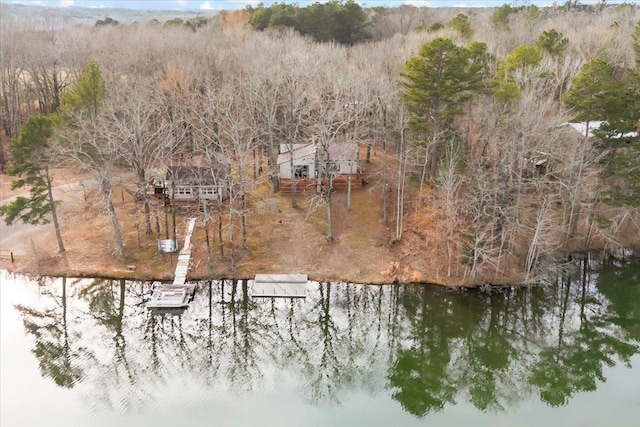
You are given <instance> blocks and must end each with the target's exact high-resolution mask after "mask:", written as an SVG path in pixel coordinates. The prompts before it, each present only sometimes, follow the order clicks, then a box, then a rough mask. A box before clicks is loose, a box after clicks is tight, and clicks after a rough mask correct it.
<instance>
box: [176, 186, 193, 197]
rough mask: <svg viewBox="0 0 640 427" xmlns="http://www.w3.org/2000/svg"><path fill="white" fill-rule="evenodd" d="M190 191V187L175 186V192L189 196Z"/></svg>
mask: <svg viewBox="0 0 640 427" xmlns="http://www.w3.org/2000/svg"><path fill="white" fill-rule="evenodd" d="M191 193H192V191H191V187H176V194H179V195H184V196H190V195H191Z"/></svg>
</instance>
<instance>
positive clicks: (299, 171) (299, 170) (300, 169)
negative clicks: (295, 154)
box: [293, 165, 309, 178]
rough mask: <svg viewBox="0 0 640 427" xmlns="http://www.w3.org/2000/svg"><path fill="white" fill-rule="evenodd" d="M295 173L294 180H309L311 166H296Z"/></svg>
mask: <svg viewBox="0 0 640 427" xmlns="http://www.w3.org/2000/svg"><path fill="white" fill-rule="evenodd" d="M293 172H294V173H293V176H294V178H309V165H295V166H294V167H293Z"/></svg>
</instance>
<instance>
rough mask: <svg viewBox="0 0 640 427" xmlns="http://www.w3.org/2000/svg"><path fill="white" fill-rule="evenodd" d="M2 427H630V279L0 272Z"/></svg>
mask: <svg viewBox="0 0 640 427" xmlns="http://www.w3.org/2000/svg"><path fill="white" fill-rule="evenodd" d="M0 280H1V283H2V286H1V300H0V301H1V311H0V313H1V316H2V317H1V323H0V324H1V328H2V342H1V359H0V361H1V374H0V378H1V395H0V402H1V407H0V417H1V418H0V425H2V427H11V426H19V427H24V426H65V427H68V426H136V427H138V426H176V425H180V426H211V425H219V426H426V425H429V426H434V425H435V426H460V425H468V426H541V425H548V426H580V427H587V426H620V427H624V426H637V425H640V263H638V262H632V263H620V262H617V263H615V264H611V265H606V266H601V265H599V264H597V263H591V264H590V265H589V266H588V268H586V269H584V270H574V271H573V272H572V273H567V274H565V275H564V277H561V278H559V279H558V280H557V281H556V282H554V283H550V284H546V285H544V286H537V287H528V288H520V289H518V290H513V289H505V290H502V291H493V292H491V293H487V292H482V291H479V290H466V291H465V290H462V291H452V290H447V289H441V288H438V287H432V286H410V285H386V286H361V285H354V284H344V283H339V284H318V283H314V284H312V285H311V288H310V292H309V297H308V298H307V299H306V300H290V299H286V300H285V299H277V300H272V299H269V300H251V299H250V298H249V296H248V292H247V286H246V284H244V283H241V282H238V283H235V284H234V283H232V282H225V283H212V284H210V283H203V284H201V285H200V287H199V289H198V292H197V293H196V297H195V300H194V302H193V303H192V305H191V307H190V308H189V309H188V310H187V311H185V312H184V313H183V314H182V315H181V316H171V315H169V316H153V315H151V314H150V313H148V312H147V310H146V308H145V305H144V302H145V301H146V299H147V298H148V295H149V291H150V284H149V283H140V282H130V281H124V280H122V281H120V280H111V281H109V280H86V279H84V280H74V279H46V278H43V279H41V280H38V281H33V280H28V279H26V278H24V277H16V276H11V275H8V274H6V273H4V272H0Z"/></svg>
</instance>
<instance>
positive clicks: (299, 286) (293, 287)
mask: <svg viewBox="0 0 640 427" xmlns="http://www.w3.org/2000/svg"><path fill="white" fill-rule="evenodd" d="M307 281H308V279H307V275H306V274H256V278H255V280H254V282H253V287H252V288H251V296H252V297H253V298H306V297H307Z"/></svg>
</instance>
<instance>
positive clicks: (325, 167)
mask: <svg viewBox="0 0 640 427" xmlns="http://www.w3.org/2000/svg"><path fill="white" fill-rule="evenodd" d="M277 166H278V180H279V184H280V191H281V192H283V193H290V192H291V191H293V189H294V188H295V191H296V192H297V193H302V192H312V191H315V190H316V188H317V186H318V185H327V184H328V181H329V180H331V184H332V186H333V187H334V188H346V187H347V186H348V183H349V180H351V186H352V188H360V187H362V183H363V177H362V171H361V169H360V149H359V145H358V144H357V143H335V144H329V145H328V146H326V147H325V146H321V145H316V144H281V145H280V154H279V155H278V159H277Z"/></svg>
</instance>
